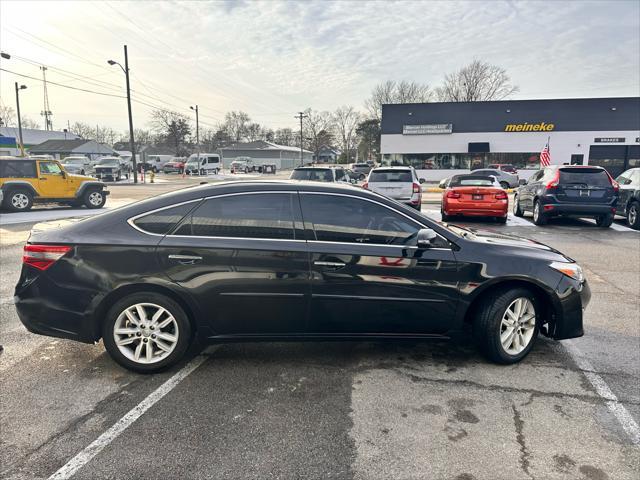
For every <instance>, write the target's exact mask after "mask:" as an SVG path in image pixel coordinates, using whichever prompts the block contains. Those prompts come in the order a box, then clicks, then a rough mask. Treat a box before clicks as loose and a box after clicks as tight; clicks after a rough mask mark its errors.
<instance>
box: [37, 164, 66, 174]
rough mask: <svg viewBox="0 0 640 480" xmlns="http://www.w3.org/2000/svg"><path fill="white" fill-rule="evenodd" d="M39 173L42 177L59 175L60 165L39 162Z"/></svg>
mask: <svg viewBox="0 0 640 480" xmlns="http://www.w3.org/2000/svg"><path fill="white" fill-rule="evenodd" d="M40 173H41V174H44V175H59V174H60V173H62V170H61V169H60V165H58V164H57V163H55V162H40Z"/></svg>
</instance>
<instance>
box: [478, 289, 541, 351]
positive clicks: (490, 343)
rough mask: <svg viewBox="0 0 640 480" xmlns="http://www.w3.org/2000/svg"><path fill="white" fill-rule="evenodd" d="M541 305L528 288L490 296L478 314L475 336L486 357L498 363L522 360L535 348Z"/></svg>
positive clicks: (500, 292)
mask: <svg viewBox="0 0 640 480" xmlns="http://www.w3.org/2000/svg"><path fill="white" fill-rule="evenodd" d="M539 310H540V308H539V304H538V300H537V298H536V297H535V295H534V294H533V293H532V292H531V291H529V290H527V289H525V288H513V289H509V290H502V291H498V292H496V293H495V294H493V295H489V296H488V297H487V298H486V299H485V300H484V302H483V303H482V305H481V306H480V308H479V310H478V314H477V317H476V318H475V321H474V324H473V333H474V337H475V338H476V341H477V343H478V346H479V347H480V350H481V351H482V353H483V354H484V355H485V356H486V357H487V358H489V359H490V360H492V361H494V362H496V363H503V364H510V363H516V362H519V361H520V360H522V359H523V358H524V357H526V356H527V354H528V353H529V352H530V351H531V349H532V348H533V345H534V343H535V341H536V338H537V336H538V331H539V322H538V318H537V316H538V312H539Z"/></svg>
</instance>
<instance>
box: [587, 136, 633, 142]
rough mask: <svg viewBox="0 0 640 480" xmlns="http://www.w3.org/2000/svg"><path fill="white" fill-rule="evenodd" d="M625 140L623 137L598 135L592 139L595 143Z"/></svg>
mask: <svg viewBox="0 0 640 480" xmlns="http://www.w3.org/2000/svg"><path fill="white" fill-rule="evenodd" d="M625 140H626V138H624V137H598V138H594V139H593V141H594V142H596V143H624V141H625Z"/></svg>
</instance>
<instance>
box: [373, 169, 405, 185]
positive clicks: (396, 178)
mask: <svg viewBox="0 0 640 480" xmlns="http://www.w3.org/2000/svg"><path fill="white" fill-rule="evenodd" d="M412 181H413V178H412V175H411V170H374V171H373V172H371V174H370V175H369V183H375V182H405V183H407V182H412Z"/></svg>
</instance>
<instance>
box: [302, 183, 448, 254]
mask: <svg viewBox="0 0 640 480" xmlns="http://www.w3.org/2000/svg"><path fill="white" fill-rule="evenodd" d="M299 193H300V194H301V195H333V196H337V197H349V198H355V199H357V200H364V201H366V202H371V203H375V204H377V205H380V206H382V207H384V208H386V209H387V210H391V211H392V212H394V213H397V214H398V215H402V216H403V217H406V218H408V219H409V220H411V222H413V223H415V224H416V225H419V226H420V227H423V228H431V227H429V226H428V225H425V224H424V223H420V222H419V221H417V220H416V219H415V218H412V217H410V216H409V215H407V214H406V213H403V212H401V211H399V210H396V209H395V208H392V207H390V206H389V205H385V204H384V203H382V202H378V201H376V200H372V199H370V198H365V197H359V196H357V195H349V194H347V193H334V192H299ZM302 216H303V221H304V212H302ZM309 223H311V222H309ZM431 230H433V229H432V228H431ZM434 232H435V230H434ZM435 234H436V235H437V236H438V237H439V238H440V239H441V240H443V241H445V242H449V240H448V239H446V238H445V237H443V236H442V235H440V234H439V233H438V232H435ZM312 242H315V243H338V244H344V245H373V246H379V247H396V248H398V247H400V248H418V247H417V246H410V245H409V246H407V245H387V244H382V243H356V242H353V243H351V242H332V241H330V240H309V243H312ZM429 250H451V248H443V247H434V248H430V249H429Z"/></svg>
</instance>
